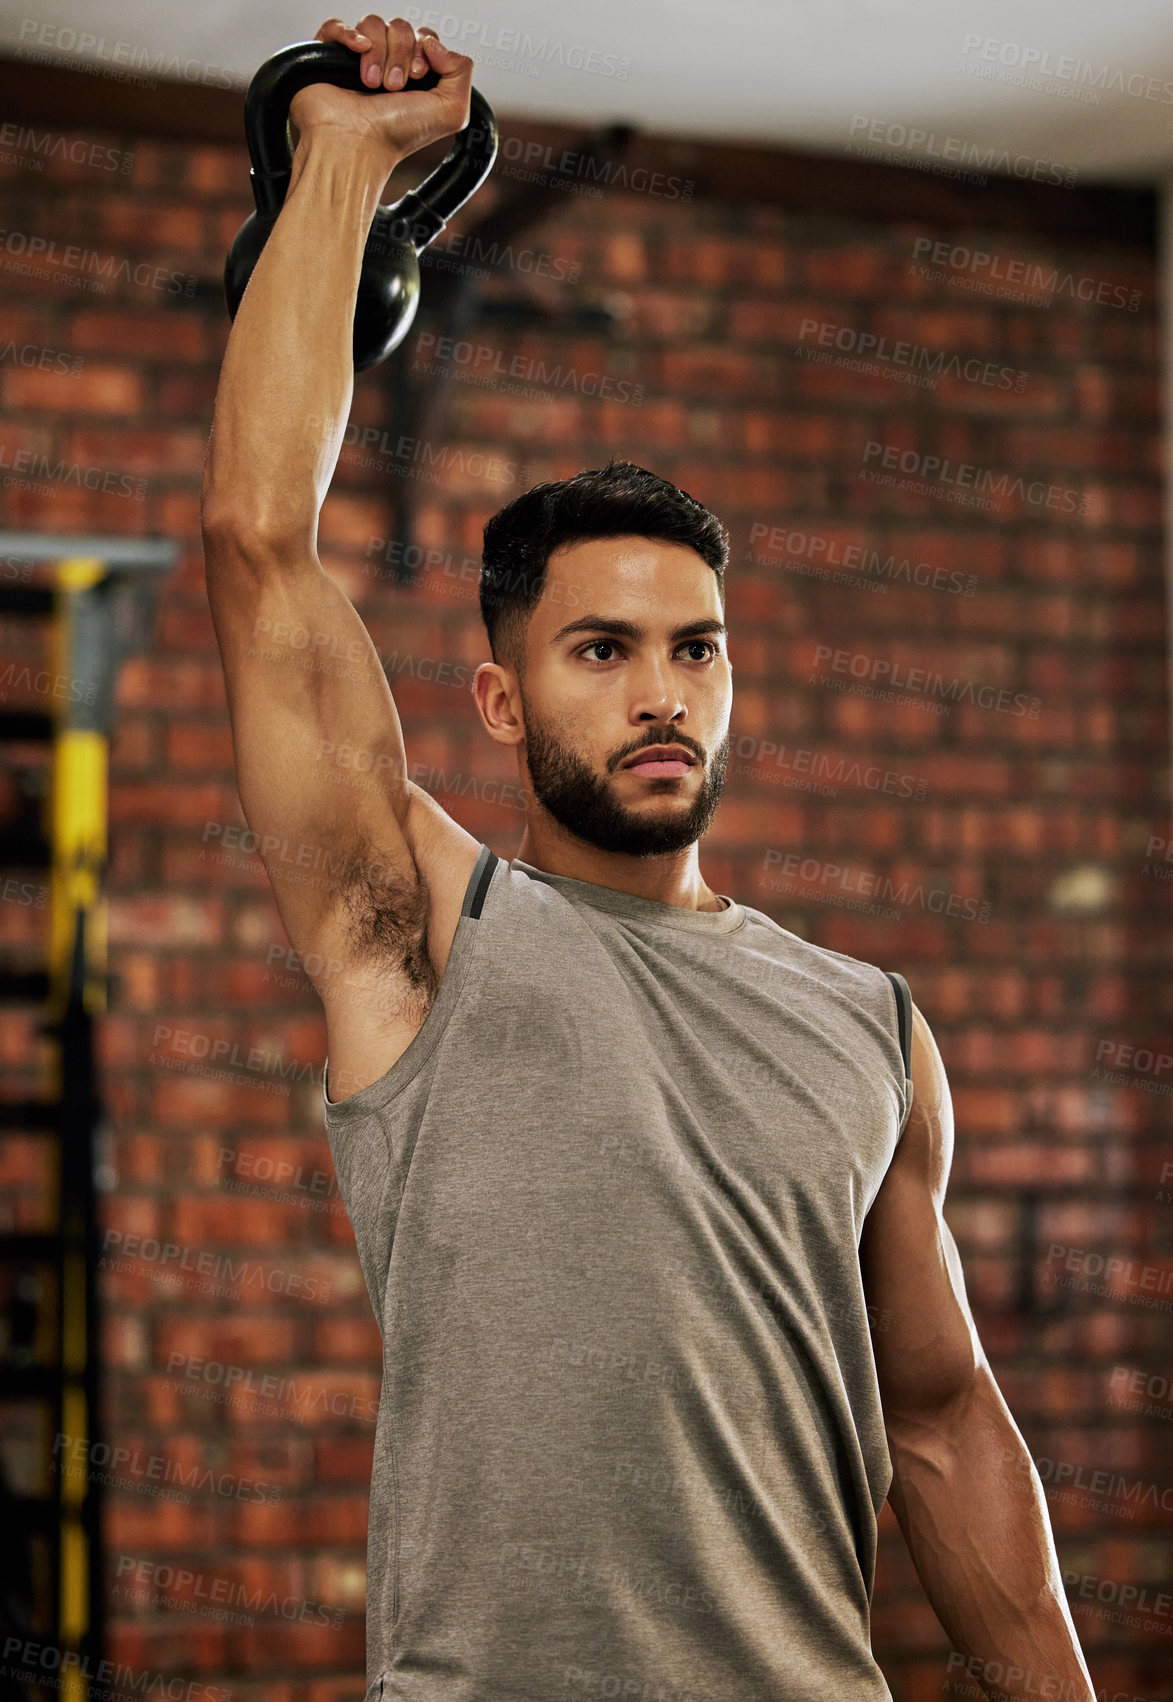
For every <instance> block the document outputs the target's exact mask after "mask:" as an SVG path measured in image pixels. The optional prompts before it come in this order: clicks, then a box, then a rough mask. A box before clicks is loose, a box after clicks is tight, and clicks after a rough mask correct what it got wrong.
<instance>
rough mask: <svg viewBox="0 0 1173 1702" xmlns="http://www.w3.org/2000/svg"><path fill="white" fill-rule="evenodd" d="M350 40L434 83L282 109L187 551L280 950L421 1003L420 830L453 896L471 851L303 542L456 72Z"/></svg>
mask: <svg viewBox="0 0 1173 1702" xmlns="http://www.w3.org/2000/svg"><path fill="white" fill-rule="evenodd" d="M362 30H363V33H362V34H361V35H360V33H359V32H358V31H355V30H350V29H347V28H346V27H345V26H344V25H343V24H342V23H341V22H339V21H338V20H336V19H335V20H331V21H330V22H329V23H327V24H324V25H323V26H322V28H321V29H320V30H319V31H318V39H319V40H333V41H341V42H343V43H344V44H345V45H347V46H349V47H351V48H352V49H353V50H354V51H355V52H361V54H362V59H363V65H364V70H365V69H367V68H370V67H377V71H376V75H375V78H374V81H375V82H378V81H379V78H380V75H381V77H382V83H383V88H384V90H394V89H396V88H397V87H401V85H402V83H403V81H404V80H405V78H406V77H407V76H410V75H419V74H421V72H422V71H424V70H426V69H427V68H428V66H429V64H430V65H431V67H433V68H434V69H435V70H436V71H437V72H438V73H439V74H440V82H439V85H438V86H437V87H436V88H435V89H433V90H430V91H426V92H421V91H417V90H412V91H409V92H400V93H395V92H383V93H379V94H373V95H362V94H357V93H354V92H348V91H345V90H341V89H338V88H335V87H333V86H330V85H326V84H314V85H313V86H311V87H310V88H307V89H303V90H302V91H300V92H299V93H298V95H297V96H296V97H295V98H294V101H293V105H292V109H291V117H292V119H293V123H294V125H295V126H296V128H297V131H298V132H299V139H298V144H297V149H296V153H295V155H294V161H293V173H292V180H291V184H290V188H289V192H288V194H287V196H286V200H285V205H284V206H283V208H282V210H281V213H280V216H279V217H278V219H277V221H276V224H275V226H274V228H273V231H272V233H271V235H270V237H269V240H268V242H267V244H266V246H265V248H264V250H263V252H262V254H261V256H260V258H259V260H258V262H257V265H256V268H255V270H254V272H253V275H252V277H251V279H250V281H249V285H248V288H247V289H246V291H245V293H244V297H243V300H242V301H241V304H240V307H239V310H238V312H237V316H236V320H235V322H234V324H233V326H232V330H231V333H230V335H229V338H228V346H227V350H226V353H225V356H224V363H223V367H222V370H221V376H220V385H219V389H218V392H217V395H216V406H215V414H214V417H213V425H212V435H211V441H210V444H209V448H208V454H207V459H206V463H205V470H204V481H203V509H202V519H203V536H204V549H205V560H206V565H207V587H208V598H209V603H210V605H211V611H212V619H213V622H214V625H215V629H216V636H217V640H218V642H219V646H220V652H221V656H222V659H223V663H224V672H225V679H226V683H227V693H228V708H229V714H230V717H231V722H232V733H233V742H234V747H235V753H236V765H237V780H238V786H239V790H240V797H241V803H242V805H243V808H244V813H245V818H246V820H247V822H248V825H249V827H250V829H252V831H253V832H254V833H255V834H256V835H257V836H258V841H259V851H260V855H261V857H262V860H263V861H264V862H265V865H266V868H267V870H268V872H269V875H270V878H271V880H272V882H273V888H274V893H275V895H276V899H277V904H278V908H279V910H280V913H281V918H282V921H283V922H284V924H285V928H286V931H287V933H288V935H289V938H290V940H291V942H292V943H293V945H294V947H295V949H296V950H297V951H298V952H300V953H302V954H309V953H315V954H320V955H321V956H323V957H324V958H326V959H328V960H329V961H332V962H338V961H340V960H343V959H345V960H347V961H349V960H350V959H352V958H354V957H355V956H359V957H361V956H362V955H363V954H366V955H367V956H368V957H378V958H379V959H380V961H381V962H382V963H383V964H384V965H390V966H391V967H392V968H393V969H394V970H395V971H397V972H399V973H400V975H401V980H405V981H406V982H408V983H414V984H415V985H417V986H420V985H422V984H423V983H424V982H426V981H427V979H428V974H427V968H426V965H425V964H424V963H423V962H422V960H421V952H422V944H421V942H422V941H423V939H424V937H425V935H426V925H427V912H428V902H429V895H428V891H427V878H426V877H425V878H424V879H421V868H420V867H419V866H417V857H416V855H415V852H416V850H417V849H418V846H419V844H420V843H421V834H420V833H419V832H417V831H416V829H417V826H419V825H421V824H422V825H423V826H424V827H425V829H426V832H425V835H424V837H426V836H427V834H430V838H429V839H428V843H429V845H431V846H432V847H433V849H434V847H435V844H436V836H437V833H439V834H440V836H441V840H442V841H443V844H444V845H445V846H447V848H448V850H449V852H451V851H452V850H455V852H456V854H457V859H458V864H459V866H454V867H453V869H452V875H451V879H452V885H453V888H454V890H455V888H456V886H457V885H458V884H459V882H460V880H461V875H462V870H463V866H464V863H467V862H469V861H470V858H469V857H468V856H467V855H463V860H462V861H460V859H461V855H462V853H466V852H467V847H466V846H465V843H464V842H466V841H467V843H468V846H475V842H474V841H472V839H471V836H470V835H467V834H465V833H464V832H463V830H462V829H460V828H458V827H457V826H456V824H455V823H453V822H451V821H450V820H449V818H448V817H447V816H445V815H444V814H443V812H442V811H441V810H440V809H439V806H438V805H436V804H434V803H433V802H432V800H431V799H429V798H428V797H427V795H426V793H424V792H422V790H420V789H419V788H417V787H415V786H413V785H412V784H411V783H410V782H408V781H407V779H406V759H405V753H404V746H403V738H402V733H401V730H400V724H399V717H398V714H397V712H396V709H395V704H394V702H393V700H392V697H391V692H390V688H389V686H388V683H387V678H386V675H385V673H384V670H383V667H382V665H381V663H380V660H379V657H378V654H377V652H376V650H375V647H374V645H373V644H372V642H371V639H370V636H369V634H368V633H367V630H366V628H365V626H364V625H363V622H362V621H361V620H360V618H359V616H358V614H357V612H356V610H355V609H354V607H353V605H352V604H351V603H350V601H349V599H348V598H347V597H346V596H345V595H344V593H343V592H342V591H341V589H340V588H339V587H338V586H337V585H336V584H335V583H334V582H333V581H332V580H331V579H330V577H329V576H328V574H326V573H325V571H324V570H323V568H322V565H321V563H320V561H319V559H318V554H317V526H318V514H319V511H320V509H321V506H322V502H323V499H324V498H325V495H326V491H327V489H328V487H329V484H330V480H331V478H332V476H333V473H334V468H335V465H336V462H337V459H338V453H339V449H340V447H341V442H342V435H343V432H344V430H345V426H346V420H347V415H348V413H349V410H350V404H351V396H352V391H353V384H354V367H353V360H352V355H351V335H352V326H353V319H354V305H355V298H356V294H357V289H358V278H359V271H360V265H361V260H362V254H363V248H364V245H365V242H366V238H367V234H368V232H369V229H370V224H371V220H372V218H373V216H374V213H375V210H376V208H377V206H378V203H379V195H380V192H381V191H382V189H383V186H384V184H385V183H386V180H387V177H388V175H389V173H390V172H391V171H392V169H393V168H394V167H395V165H396V164H397V163H398V162H399V161H400V160H401V159H404V158H406V157H407V156H408V155H409V154H411V153H414V152H415V151H416V150H417V149H418V148H420V147H422V146H424V145H425V144H426V143H427V142H429V141H432V140H433V139H435V138H436V137H440V136H444V135H449V134H452V133H453V132H455V131H457V130H459V129H461V128H462V127H463V125H464V124H466V123H467V121H468V109H469V91H470V87H471V70H472V66H471V61H470V60H468V59H467V58H465V57H463V56H462V55H460V54H456V53H452V52H450V51H449V50H448V49H447V48H446V47H444V46H442V45H441V43H440V42H439V40H438V39H437V38H436V36H435V34H434V33H425V32H422V31H421V33H420V35H419V37H418V38H417V36H416V33H415V32H414V30H413V29H412V27H411V25H410V24H408V23H405V22H404V21H403V20H401V19H396V20H393V21H392V22H391V23H390V24H384V23H383V22H382V21H381V20H380V19H379V18H377V17H375V16H374V15H372V16H371V17H369V18H364V19H363V24H362ZM366 80H367V81H368V82H369V81H371V78H370V77H369V76H368V77H367V79H366ZM347 747H349V749H350V751H351V752H352V753H362V754H361V756H360V757H359V759H358V760H357V761H356V760H355V757H354V756H353V755H352V756H351V759H350V768H349V771H348V770H347V769H344V768H343V767H341V766H340V764H339V762H338V760H337V758H338V755H339V753H342V752H343V751H344V750H345V749H346V748H347ZM359 770H360V771H361V780H360V783H359V784H355V783H354V782H355V780H356V779H359V778H360V776H359V774H358V773H357V772H356V771H359ZM347 781H350V782H351V783H350V784H349V785H348V784H346V782H347ZM441 819H442V821H443V823H445V824H447V829H450V830H451V832H450V835H449V837H448V838H447V839H446V840H445V839H443V834H444V832H445V829H442V828H439V827H438V826H437V824H438V822H439V821H440V820H441ZM449 860H450V861H451V858H449ZM441 865H442V867H441V875H442V878H443V877H444V875H445V872H446V871H447V868H448V864H447V863H446V862H444V860H443V859H441ZM434 872H435V871H434V868H433V869H432V870H429V871H428V875H429V876H430V875H431V874H434ZM456 905H457V907H458V906H459V897H457V898H456ZM319 991H323V996H325V994H326V993H328V992H329V989H328V988H326V989H323V988H321V987H319Z"/></svg>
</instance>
